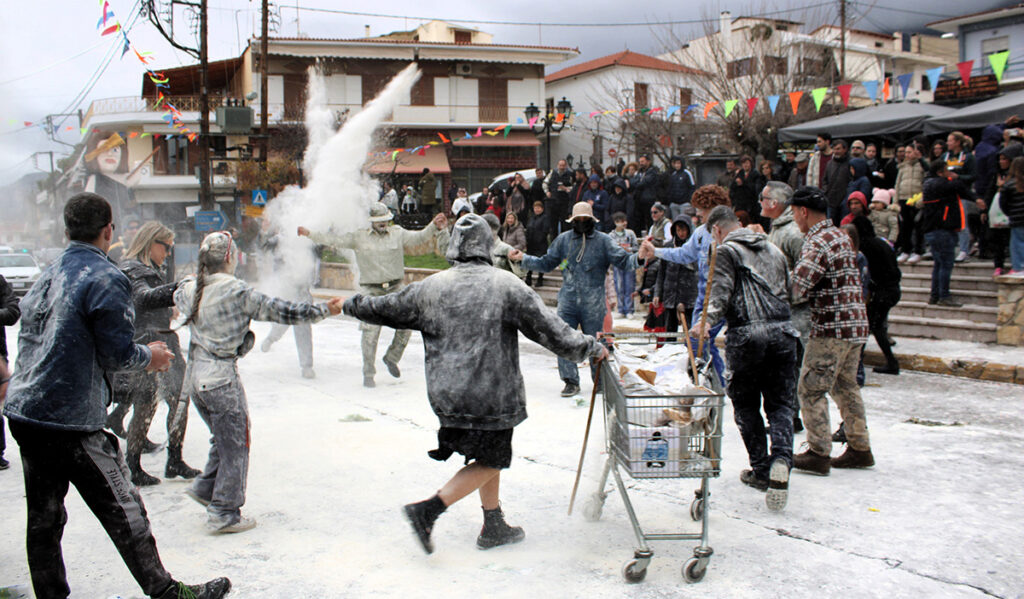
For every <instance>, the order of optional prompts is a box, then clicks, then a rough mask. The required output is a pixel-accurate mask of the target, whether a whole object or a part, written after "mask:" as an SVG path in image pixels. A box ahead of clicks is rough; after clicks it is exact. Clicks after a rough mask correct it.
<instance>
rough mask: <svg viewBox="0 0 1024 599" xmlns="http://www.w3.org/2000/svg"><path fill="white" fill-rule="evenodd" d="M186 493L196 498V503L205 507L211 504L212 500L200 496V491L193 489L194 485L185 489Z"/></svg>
mask: <svg viewBox="0 0 1024 599" xmlns="http://www.w3.org/2000/svg"><path fill="white" fill-rule="evenodd" d="M185 494H186V495H188V496H189V497H191V498H192V499H194V500H195V502H196V503H198V504H199V505H201V506H203V507H209V505H210V500H209V499H206V498H204V497H202V496H200V495H199V493H196V491H195V489H193V488H192V487H188V488H187V489H185Z"/></svg>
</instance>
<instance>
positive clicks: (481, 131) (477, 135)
mask: <svg viewBox="0 0 1024 599" xmlns="http://www.w3.org/2000/svg"><path fill="white" fill-rule="evenodd" d="M483 134H484V130H483V128H482V127H477V128H476V134H474V135H473V137H481V136H483Z"/></svg>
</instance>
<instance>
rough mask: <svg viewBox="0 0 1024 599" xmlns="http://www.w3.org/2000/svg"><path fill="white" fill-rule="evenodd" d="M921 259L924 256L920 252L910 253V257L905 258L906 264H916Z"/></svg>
mask: <svg viewBox="0 0 1024 599" xmlns="http://www.w3.org/2000/svg"><path fill="white" fill-rule="evenodd" d="M923 259H924V256H922V255H921V254H911V255H910V257H909V258H907V264H917V263H918V262H920V261H921V260H923Z"/></svg>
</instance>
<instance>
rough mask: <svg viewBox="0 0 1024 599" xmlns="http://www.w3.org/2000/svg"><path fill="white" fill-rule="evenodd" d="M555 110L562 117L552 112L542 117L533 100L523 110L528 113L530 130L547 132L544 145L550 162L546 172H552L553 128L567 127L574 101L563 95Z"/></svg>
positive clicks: (527, 118)
mask: <svg viewBox="0 0 1024 599" xmlns="http://www.w3.org/2000/svg"><path fill="white" fill-rule="evenodd" d="M555 110H556V111H557V112H556V113H555V114H561V115H563V116H562V118H561V119H558V118H556V117H555V116H554V115H550V114H545V115H544V116H543V117H541V116H540V108H537V106H536V105H535V104H534V103H533V102H530V105H529V106H527V107H526V108H525V109H524V110H523V114H525V115H526V122H528V123H530V130H531V131H533V132H534V133H540V132H541V131H543V132H544V133H545V134H546V141H545V146H544V147H545V150H546V152H547V155H548V164H547V170H546V171H545V172H548V173H550V172H551V130H552V129H554V130H555V131H561V130H562V129H564V128H565V123H566V121H568V120H569V118H568V116H569V114H571V113H572V103H571V102H569V101H568V100H566V99H565V96H562V99H561V101H559V102H558V106H556V107H555ZM537 125H540V129H538V128H537Z"/></svg>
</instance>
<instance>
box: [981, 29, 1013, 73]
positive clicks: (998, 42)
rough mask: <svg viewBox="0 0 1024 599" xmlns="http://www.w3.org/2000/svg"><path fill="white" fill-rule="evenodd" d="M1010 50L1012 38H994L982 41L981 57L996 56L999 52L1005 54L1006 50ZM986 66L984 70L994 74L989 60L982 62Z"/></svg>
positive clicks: (1005, 36)
mask: <svg viewBox="0 0 1024 599" xmlns="http://www.w3.org/2000/svg"><path fill="white" fill-rule="evenodd" d="M1009 49H1010V37H1009V36H1007V35H1004V36H1001V37H993V38H989V39H987V40H981V55H982V57H987V56H988V55H989V54H995V53H997V52H1003V51H1004V50H1009ZM982 63H983V64H984V65H985V66H984V68H985V69H987V70H988V71H989V72H993V71H992V70H991V69H992V65H991V64H989V62H988V61H987V60H985V61H982Z"/></svg>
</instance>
